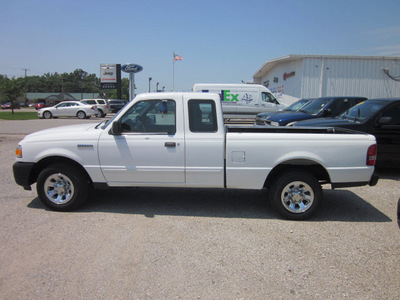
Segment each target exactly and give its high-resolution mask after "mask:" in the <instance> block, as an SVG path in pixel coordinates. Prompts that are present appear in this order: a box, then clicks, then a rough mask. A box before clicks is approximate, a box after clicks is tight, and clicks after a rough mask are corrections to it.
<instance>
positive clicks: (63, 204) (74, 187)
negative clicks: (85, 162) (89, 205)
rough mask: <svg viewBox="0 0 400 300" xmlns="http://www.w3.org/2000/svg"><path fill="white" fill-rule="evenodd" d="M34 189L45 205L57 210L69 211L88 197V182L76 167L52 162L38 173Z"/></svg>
mask: <svg viewBox="0 0 400 300" xmlns="http://www.w3.org/2000/svg"><path fill="white" fill-rule="evenodd" d="M36 190H37V193H38V196H39V199H40V201H41V202H42V203H43V204H44V205H45V206H47V207H49V208H51V209H53V210H57V211H71V210H73V209H76V208H78V207H79V206H81V205H82V204H83V203H84V202H85V201H86V199H87V198H88V196H89V191H90V182H89V179H88V178H87V176H86V174H84V173H82V171H81V170H79V169H78V168H76V167H73V166H69V165H67V164H54V165H50V166H49V167H47V168H45V169H44V170H43V171H42V172H41V173H40V174H39V177H38V180H37V185H36Z"/></svg>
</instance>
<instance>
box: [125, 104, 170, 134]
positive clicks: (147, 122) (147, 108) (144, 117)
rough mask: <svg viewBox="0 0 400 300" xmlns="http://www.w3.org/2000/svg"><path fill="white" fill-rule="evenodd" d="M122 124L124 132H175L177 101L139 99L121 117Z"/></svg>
mask: <svg viewBox="0 0 400 300" xmlns="http://www.w3.org/2000/svg"><path fill="white" fill-rule="evenodd" d="M121 126H122V132H123V133H124V132H135V133H159V134H175V132H176V120H175V101H173V100H164V99H161V100H146V101H139V102H137V103H135V105H133V106H132V107H131V108H130V109H129V110H128V111H127V112H126V113H125V114H124V116H123V117H122V118H121Z"/></svg>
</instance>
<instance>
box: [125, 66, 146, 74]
mask: <svg viewBox="0 0 400 300" xmlns="http://www.w3.org/2000/svg"><path fill="white" fill-rule="evenodd" d="M121 70H122V71H124V72H125V73H139V72H140V71H142V70H143V67H142V66H140V65H137V64H126V65H122V66H121Z"/></svg>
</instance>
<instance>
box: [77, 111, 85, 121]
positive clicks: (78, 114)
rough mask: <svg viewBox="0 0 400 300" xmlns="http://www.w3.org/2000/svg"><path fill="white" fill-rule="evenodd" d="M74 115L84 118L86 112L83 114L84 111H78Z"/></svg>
mask: <svg viewBox="0 0 400 300" xmlns="http://www.w3.org/2000/svg"><path fill="white" fill-rule="evenodd" d="M76 116H77V117H78V118H79V119H85V118H86V114H85V112H84V111H78V113H77V114H76Z"/></svg>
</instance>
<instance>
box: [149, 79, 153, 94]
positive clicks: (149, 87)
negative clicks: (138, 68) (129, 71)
mask: <svg viewBox="0 0 400 300" xmlns="http://www.w3.org/2000/svg"><path fill="white" fill-rule="evenodd" d="M151 79H152V78H151V77H149V93H150V82H151Z"/></svg>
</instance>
